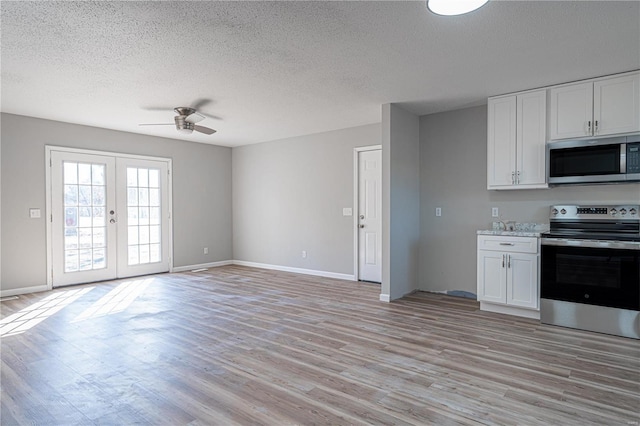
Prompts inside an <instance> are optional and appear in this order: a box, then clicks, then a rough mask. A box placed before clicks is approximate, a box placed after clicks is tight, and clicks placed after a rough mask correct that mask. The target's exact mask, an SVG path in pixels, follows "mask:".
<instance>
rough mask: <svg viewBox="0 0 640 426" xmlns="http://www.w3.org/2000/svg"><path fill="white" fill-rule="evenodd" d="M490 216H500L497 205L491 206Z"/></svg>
mask: <svg viewBox="0 0 640 426" xmlns="http://www.w3.org/2000/svg"><path fill="white" fill-rule="evenodd" d="M491 217H500V211H499V210H498V208H497V207H492V208H491Z"/></svg>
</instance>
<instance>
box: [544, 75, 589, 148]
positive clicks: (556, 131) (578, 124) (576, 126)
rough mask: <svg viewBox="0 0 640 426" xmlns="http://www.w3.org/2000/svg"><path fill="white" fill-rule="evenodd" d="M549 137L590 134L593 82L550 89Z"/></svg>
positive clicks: (562, 137) (565, 137)
mask: <svg viewBox="0 0 640 426" xmlns="http://www.w3.org/2000/svg"><path fill="white" fill-rule="evenodd" d="M549 95H550V106H549V108H550V112H551V113H550V117H549V121H550V126H551V127H550V130H549V138H550V139H552V140H554V139H567V138H580V137H584V136H591V129H592V128H593V83H580V84H572V85H570V86H562V87H557V88H554V89H551V90H550V91H549Z"/></svg>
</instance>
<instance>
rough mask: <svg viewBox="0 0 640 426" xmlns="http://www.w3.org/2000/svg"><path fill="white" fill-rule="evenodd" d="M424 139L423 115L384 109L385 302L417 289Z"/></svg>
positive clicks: (401, 110) (392, 108)
mask: <svg viewBox="0 0 640 426" xmlns="http://www.w3.org/2000/svg"><path fill="white" fill-rule="evenodd" d="M419 140H420V138H419V119H418V116H416V115H414V114H412V113H410V112H408V111H406V110H404V109H402V108H400V107H399V106H397V105H393V104H385V105H383V106H382V206H383V212H382V229H383V231H382V239H383V241H382V245H383V254H382V256H383V261H382V294H381V299H382V300H394V299H398V298H400V297H402V296H404V295H406V294H408V293H411V292H412V291H414V290H416V289H417V288H418V260H419V256H418V250H419V238H420V187H419V185H420V161H419V158H420V157H419Z"/></svg>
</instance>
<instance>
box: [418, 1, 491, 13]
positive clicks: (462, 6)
mask: <svg viewBox="0 0 640 426" xmlns="http://www.w3.org/2000/svg"><path fill="white" fill-rule="evenodd" d="M488 1H489V0H427V8H428V9H429V10H430V11H431V12H432V13H435V14H436V15H443V16H455V15H464V14H465V13H469V12H473V11H474V10H476V9H479V8H481V7H482V6H484V5H485V4H487V2H488Z"/></svg>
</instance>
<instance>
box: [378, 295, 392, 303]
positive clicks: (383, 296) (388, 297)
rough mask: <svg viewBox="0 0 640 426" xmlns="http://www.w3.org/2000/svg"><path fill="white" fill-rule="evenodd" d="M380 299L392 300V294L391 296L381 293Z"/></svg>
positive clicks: (382, 300) (384, 300)
mask: <svg viewBox="0 0 640 426" xmlns="http://www.w3.org/2000/svg"><path fill="white" fill-rule="evenodd" d="M380 301H381V302H391V296H389V295H388V294H382V293H381V294H380Z"/></svg>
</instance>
